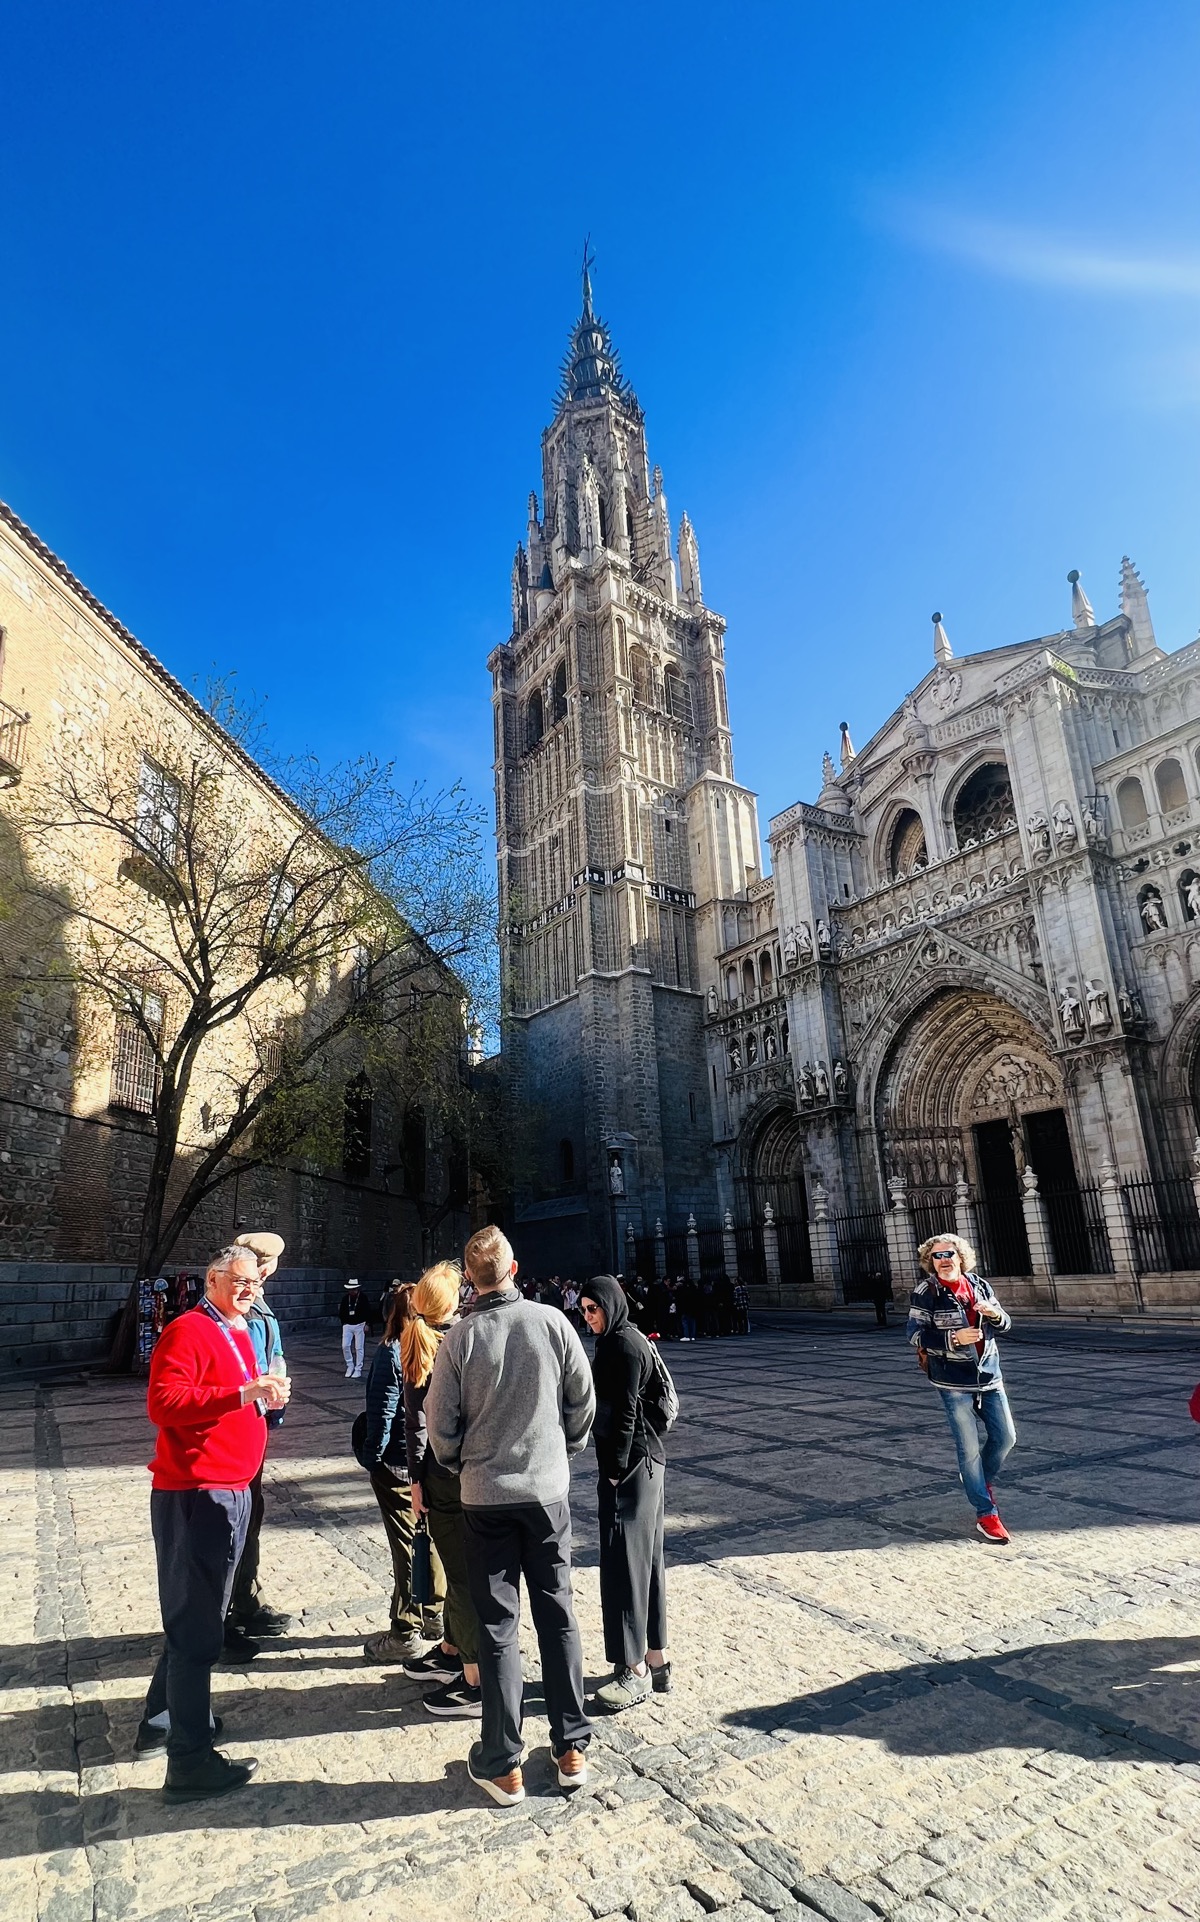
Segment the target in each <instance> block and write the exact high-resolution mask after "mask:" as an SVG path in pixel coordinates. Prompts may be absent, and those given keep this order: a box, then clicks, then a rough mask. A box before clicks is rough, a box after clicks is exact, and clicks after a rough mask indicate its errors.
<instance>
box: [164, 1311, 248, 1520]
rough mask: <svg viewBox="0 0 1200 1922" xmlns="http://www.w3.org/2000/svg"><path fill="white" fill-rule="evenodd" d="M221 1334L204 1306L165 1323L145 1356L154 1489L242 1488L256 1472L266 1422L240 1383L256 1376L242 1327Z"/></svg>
mask: <svg viewBox="0 0 1200 1922" xmlns="http://www.w3.org/2000/svg"><path fill="white" fill-rule="evenodd" d="M229 1333H230V1334H231V1335H232V1337H233V1340H234V1341H235V1342H236V1343H237V1351H238V1354H240V1355H243V1356H244V1357H245V1361H246V1368H245V1372H243V1370H242V1369H241V1368H239V1366H238V1357H237V1354H235V1353H234V1351H233V1346H232V1343H231V1342H230V1340H229V1339H228V1336H227V1335H226V1334H225V1332H224V1330H223V1329H221V1328H220V1327H218V1325H217V1323H216V1322H215V1321H214V1320H213V1319H212V1317H211V1316H210V1315H208V1314H206V1313H205V1312H204V1311H203V1309H200V1308H192V1309H190V1310H189V1311H188V1313H187V1314H186V1315H180V1317H179V1319H178V1320H177V1321H172V1322H168V1324H167V1326H166V1327H165V1328H164V1329H163V1331H162V1334H161V1335H160V1336H159V1339H158V1343H157V1345H156V1347H155V1350H154V1353H153V1355H152V1356H151V1358H150V1385H149V1388H148V1390H147V1393H146V1412H147V1413H148V1415H149V1416H150V1419H151V1421H152V1422H153V1423H154V1425H155V1427H156V1428H157V1430H158V1443H157V1446H156V1448H155V1450H154V1460H153V1461H152V1462H151V1463H150V1464H149V1468H150V1473H151V1474H152V1475H153V1477H154V1486H155V1488H176V1489H178V1488H245V1487H246V1486H247V1485H248V1483H250V1482H252V1481H253V1480H254V1477H255V1476H256V1475H257V1473H258V1471H259V1469H260V1468H261V1467H262V1462H263V1456H264V1454H265V1453H266V1447H267V1424H266V1422H265V1421H264V1420H263V1418H262V1416H261V1415H260V1414H259V1412H258V1409H257V1408H256V1407H255V1405H254V1403H253V1402H249V1403H247V1405H246V1407H245V1408H243V1407H242V1405H241V1388H242V1383H243V1382H244V1381H246V1380H250V1381H253V1380H254V1379H255V1377H256V1376H257V1374H258V1361H257V1359H256V1357H255V1353H254V1344H253V1342H252V1341H251V1340H250V1337H249V1335H248V1334H247V1333H246V1331H245V1330H244V1329H237V1328H232V1329H230V1330H229Z"/></svg>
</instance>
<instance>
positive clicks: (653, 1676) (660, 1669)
mask: <svg viewBox="0 0 1200 1922" xmlns="http://www.w3.org/2000/svg"><path fill="white" fill-rule="evenodd" d="M646 1666H647V1667H648V1668H649V1670H650V1680H651V1682H652V1683H653V1685H654V1693H655V1694H656V1695H669V1694H670V1693H671V1690H672V1689H673V1688H674V1686H675V1684H674V1682H673V1681H672V1680H671V1664H670V1662H659V1663H658V1665H657V1667H656V1666H655V1664H654V1663H653V1662H648V1663H647V1664H646Z"/></svg>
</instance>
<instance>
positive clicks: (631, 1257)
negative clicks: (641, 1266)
mask: <svg viewBox="0 0 1200 1922" xmlns="http://www.w3.org/2000/svg"><path fill="white" fill-rule="evenodd" d="M636 1272H637V1236H636V1235H635V1234H634V1232H633V1223H632V1221H627V1222H626V1223H625V1279H626V1281H632V1280H633V1277H634V1275H635V1274H636Z"/></svg>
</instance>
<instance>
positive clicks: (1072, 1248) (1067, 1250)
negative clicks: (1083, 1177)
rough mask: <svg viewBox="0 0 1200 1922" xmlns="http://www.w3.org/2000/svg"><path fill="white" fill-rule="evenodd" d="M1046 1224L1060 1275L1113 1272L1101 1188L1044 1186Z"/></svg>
mask: <svg viewBox="0 0 1200 1922" xmlns="http://www.w3.org/2000/svg"><path fill="white" fill-rule="evenodd" d="M1042 1202H1043V1205H1044V1207H1045V1210H1046V1227H1047V1229H1048V1230H1049V1234H1050V1247H1051V1251H1052V1253H1053V1255H1054V1268H1055V1272H1056V1274H1060V1275H1111V1274H1112V1272H1113V1258H1112V1249H1111V1248H1110V1247H1109V1244H1108V1229H1107V1227H1106V1226H1105V1221H1104V1202H1103V1199H1102V1197H1101V1194H1100V1190H1099V1188H1062V1189H1057V1190H1056V1189H1053V1188H1051V1189H1045V1190H1043V1192H1042Z"/></svg>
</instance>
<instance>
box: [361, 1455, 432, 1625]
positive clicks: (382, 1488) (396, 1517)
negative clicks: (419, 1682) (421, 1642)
mask: <svg viewBox="0 0 1200 1922" xmlns="http://www.w3.org/2000/svg"><path fill="white" fill-rule="evenodd" d="M371 1487H372V1488H373V1489H374V1491H375V1500H376V1501H377V1502H378V1503H379V1512H380V1514H381V1515H382V1516H383V1532H384V1534H385V1535H386V1536H387V1539H388V1547H389V1548H390V1549H391V1551H392V1627H393V1628H396V1629H399V1631H400V1633H401V1634H402V1635H403V1634H405V1633H408V1634H409V1635H423V1636H425V1637H427V1638H428V1639H432V1638H433V1637H434V1636H435V1635H437V1636H440V1635H441V1632H442V1599H443V1597H444V1596H445V1593H446V1576H445V1573H444V1571H443V1569H442V1564H441V1561H440V1560H439V1558H438V1552H437V1545H436V1543H435V1544H434V1546H433V1550H432V1553H431V1555H430V1564H431V1567H432V1570H433V1600H432V1601H431V1602H430V1603H429V1605H428V1607H426V1608H422V1607H421V1606H420V1605H419V1604H418V1603H417V1602H414V1600H413V1596H412V1549H413V1536H414V1535H415V1534H416V1530H417V1522H416V1517H415V1515H414V1514H413V1508H412V1489H411V1488H410V1486H409V1484H408V1483H407V1482H400V1481H397V1480H396V1478H395V1477H394V1476H393V1475H389V1473H388V1471H387V1469H386V1468H373V1469H372V1470H371Z"/></svg>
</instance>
